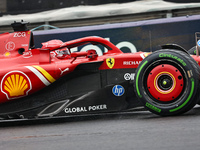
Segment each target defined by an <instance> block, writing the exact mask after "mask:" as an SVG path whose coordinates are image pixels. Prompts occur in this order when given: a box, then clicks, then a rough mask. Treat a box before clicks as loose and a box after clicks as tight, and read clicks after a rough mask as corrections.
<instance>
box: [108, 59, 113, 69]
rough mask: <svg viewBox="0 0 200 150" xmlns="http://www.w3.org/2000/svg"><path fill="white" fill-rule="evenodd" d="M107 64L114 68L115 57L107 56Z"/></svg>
mask: <svg viewBox="0 0 200 150" xmlns="http://www.w3.org/2000/svg"><path fill="white" fill-rule="evenodd" d="M106 64H107V66H108V67H109V68H110V69H112V68H113V66H114V65H115V59H114V58H107V59H106Z"/></svg>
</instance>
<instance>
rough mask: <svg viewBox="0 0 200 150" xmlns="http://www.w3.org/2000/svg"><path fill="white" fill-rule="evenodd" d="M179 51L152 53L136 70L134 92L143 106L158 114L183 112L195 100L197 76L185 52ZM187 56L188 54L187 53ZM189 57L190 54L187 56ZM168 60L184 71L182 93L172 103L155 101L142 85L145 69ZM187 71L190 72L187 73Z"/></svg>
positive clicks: (190, 106) (193, 103)
mask: <svg viewBox="0 0 200 150" xmlns="http://www.w3.org/2000/svg"><path fill="white" fill-rule="evenodd" d="M180 53H181V52H179V51H178V52H177V51H174V50H160V51H156V52H154V53H152V54H151V55H149V56H148V57H147V58H145V59H144V60H143V62H142V63H141V64H140V65H139V67H138V69H137V71H136V93H137V95H138V97H139V99H140V100H141V102H142V103H143V104H144V106H145V107H146V108H147V109H148V110H150V111H151V112H153V113H156V114H159V115H163V116H165V115H175V114H179V113H183V112H185V111H187V110H189V109H191V108H192V107H193V106H194V105H195V103H196V101H195V100H193V99H194V95H195V93H196V89H197V84H196V83H198V82H199V81H198V79H199V77H198V76H197V74H196V73H195V71H194V66H192V64H191V63H190V61H188V59H187V57H185V56H184V55H187V54H180ZM188 56H189V55H188ZM189 57H190V56H189ZM168 61H169V62H170V63H174V64H176V65H179V67H180V68H181V69H182V71H183V72H184V77H185V82H186V83H185V84H186V85H185V87H184V92H183V93H184V94H183V93H182V96H180V97H179V99H178V100H177V102H174V103H173V105H172V104H167V105H165V104H161V105H160V104H159V103H157V102H155V101H154V100H153V99H152V98H151V96H150V95H149V93H148V90H147V87H145V85H144V82H146V81H144V80H145V77H144V76H145V74H146V73H148V72H147V70H148V68H150V67H151V66H152V65H156V63H158V62H160V63H162V62H168ZM188 72H189V73H190V74H188Z"/></svg>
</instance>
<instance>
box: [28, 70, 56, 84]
mask: <svg viewBox="0 0 200 150" xmlns="http://www.w3.org/2000/svg"><path fill="white" fill-rule="evenodd" d="M26 68H28V69H29V70H31V71H32V72H33V73H34V74H35V75H36V76H37V77H38V78H39V79H40V80H41V81H42V82H43V83H44V84H45V85H46V86H48V85H50V84H51V83H53V82H54V81H56V80H55V79H54V78H53V77H52V76H51V75H50V74H49V73H48V72H47V71H46V70H44V69H43V68H42V67H40V66H26Z"/></svg>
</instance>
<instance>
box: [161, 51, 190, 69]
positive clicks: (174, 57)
mask: <svg viewBox="0 0 200 150" xmlns="http://www.w3.org/2000/svg"><path fill="white" fill-rule="evenodd" d="M159 57H168V58H172V59H175V60H177V61H179V62H180V63H181V64H182V65H183V66H187V64H186V63H185V62H184V61H183V60H182V59H180V58H179V57H177V56H174V55H172V54H166V53H160V54H159Z"/></svg>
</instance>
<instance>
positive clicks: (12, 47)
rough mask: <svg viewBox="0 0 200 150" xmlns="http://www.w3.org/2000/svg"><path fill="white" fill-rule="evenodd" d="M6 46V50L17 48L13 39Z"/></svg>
mask: <svg viewBox="0 0 200 150" xmlns="http://www.w3.org/2000/svg"><path fill="white" fill-rule="evenodd" d="M5 48H6V50H8V51H12V50H13V49H15V43H14V42H12V41H10V42H8V43H7V44H6V46H5Z"/></svg>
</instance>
